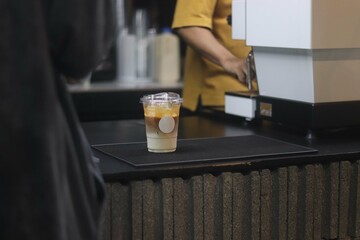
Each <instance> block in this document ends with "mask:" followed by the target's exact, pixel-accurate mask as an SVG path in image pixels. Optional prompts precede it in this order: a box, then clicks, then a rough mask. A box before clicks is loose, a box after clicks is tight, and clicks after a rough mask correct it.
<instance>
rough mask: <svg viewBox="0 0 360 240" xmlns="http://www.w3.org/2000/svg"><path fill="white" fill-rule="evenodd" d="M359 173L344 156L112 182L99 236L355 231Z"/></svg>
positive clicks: (174, 239) (283, 235)
mask: <svg viewBox="0 0 360 240" xmlns="http://www.w3.org/2000/svg"><path fill="white" fill-rule="evenodd" d="M359 180H360V171H359V162H349V161H343V162H334V163H327V164H309V165H304V166H289V167H283V168H278V169H263V170H260V171H251V172H246V173H230V172H226V173H221V174H219V175H213V174H204V175H200V176H193V177H191V178H173V179H172V178H166V179H159V180H152V179H147V180H144V181H134V182H130V183H127V184H125V183H112V184H108V185H107V192H108V201H107V204H108V205H109V206H108V207H107V208H106V211H105V218H104V222H103V225H104V231H103V240H110V239H111V240H123V239H124V240H129V239H133V240H136V239H141V240H143V239H144V240H160V239H169V240H178V239H181V240H182V239H184V240H192V239H195V240H203V239H206V240H231V239H234V240H237V239H246V240H247V239H254V240H255V239H256V240H257V239H350V237H351V238H352V239H356V238H359V237H360V184H359ZM109 232H110V233H109Z"/></svg>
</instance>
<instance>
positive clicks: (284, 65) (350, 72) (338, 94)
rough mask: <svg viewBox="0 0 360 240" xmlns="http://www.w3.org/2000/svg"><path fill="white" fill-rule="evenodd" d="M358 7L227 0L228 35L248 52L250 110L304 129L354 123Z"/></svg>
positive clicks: (351, 2)
mask: <svg viewBox="0 0 360 240" xmlns="http://www.w3.org/2000/svg"><path fill="white" fill-rule="evenodd" d="M359 12H360V1H358V0H347V1H345V2H344V1H338V0H272V1H271V0H233V9H232V28H233V38H235V39H244V40H246V44H247V45H249V46H252V47H253V52H254V58H255V65H256V74H257V81H258V85H259V97H258V98H256V102H257V104H256V107H255V108H254V111H256V117H259V118H265V119H270V120H273V121H277V122H281V123H284V124H289V125H297V126H301V127H306V128H308V129H318V128H328V127H343V126H352V125H360V27H359V26H360V14H359ZM228 96H232V98H233V95H232V94H227V95H226V97H228ZM240 98H241V97H239V101H241V100H240ZM232 101H234V99H232ZM232 105H234V103H233V102H232ZM235 105H236V104H235ZM225 108H226V103H225ZM228 112H229V113H231V114H234V111H233V110H231V109H229V108H228Z"/></svg>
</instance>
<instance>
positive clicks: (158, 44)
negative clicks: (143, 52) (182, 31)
mask: <svg viewBox="0 0 360 240" xmlns="http://www.w3.org/2000/svg"><path fill="white" fill-rule="evenodd" d="M155 59H156V60H155V61H156V62H155V80H156V81H157V82H159V83H161V84H165V85H168V84H174V83H176V82H178V81H179V79H180V41H179V38H178V36H176V35H175V34H173V33H172V32H171V29H170V28H164V29H163V30H162V32H161V33H160V34H159V35H157V36H156V39H155Z"/></svg>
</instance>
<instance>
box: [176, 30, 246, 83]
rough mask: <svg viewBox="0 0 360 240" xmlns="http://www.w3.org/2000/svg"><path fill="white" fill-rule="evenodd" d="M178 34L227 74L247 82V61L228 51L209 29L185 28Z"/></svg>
mask: <svg viewBox="0 0 360 240" xmlns="http://www.w3.org/2000/svg"><path fill="white" fill-rule="evenodd" d="M177 33H178V34H179V35H180V37H182V38H183V39H184V40H185V42H186V43H187V44H188V45H189V46H190V47H191V48H193V49H194V50H195V51H196V52H198V53H199V54H200V55H201V56H202V57H205V58H206V59H208V60H210V61H212V62H213V63H215V64H218V65H220V66H221V67H223V68H224V70H225V71H226V72H228V73H231V74H233V75H235V76H236V77H237V78H238V79H239V80H240V81H241V82H245V80H246V79H245V78H246V73H247V64H246V60H245V59H240V58H238V57H236V56H235V55H234V54H232V53H231V52H230V51H229V50H228V49H226V48H225V47H224V46H223V45H222V44H221V43H220V42H219V41H218V40H217V39H216V38H215V36H214V35H213V33H212V32H211V31H210V30H209V29H207V28H203V27H185V28H179V29H177Z"/></svg>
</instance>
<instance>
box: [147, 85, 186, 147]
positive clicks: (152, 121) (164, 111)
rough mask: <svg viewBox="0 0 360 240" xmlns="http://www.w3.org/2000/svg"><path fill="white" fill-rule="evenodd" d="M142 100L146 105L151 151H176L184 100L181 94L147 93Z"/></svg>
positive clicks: (148, 138) (148, 140) (148, 143)
mask: <svg viewBox="0 0 360 240" xmlns="http://www.w3.org/2000/svg"><path fill="white" fill-rule="evenodd" d="M140 102H141V103H142V104H143V106H144V116H145V127H146V138H147V147H148V150H149V152H159V153H160V152H163V153H165V152H174V151H175V150H176V146H177V133H178V125H179V111H180V105H181V102H182V99H181V98H180V96H179V94H176V93H171V92H170V93H157V94H152V95H146V96H144V97H143V98H141V101H140Z"/></svg>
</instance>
